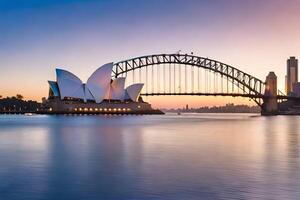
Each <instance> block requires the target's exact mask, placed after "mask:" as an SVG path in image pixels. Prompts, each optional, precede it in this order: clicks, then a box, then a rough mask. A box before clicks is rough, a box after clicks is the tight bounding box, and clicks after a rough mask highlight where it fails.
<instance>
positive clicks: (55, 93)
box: [48, 81, 59, 97]
mask: <svg viewBox="0 0 300 200" xmlns="http://www.w3.org/2000/svg"><path fill="white" fill-rule="evenodd" d="M48 83H49V86H50V89H51V91H52V93H53V96H55V97H59V89H58V85H57V83H56V82H55V81H48Z"/></svg>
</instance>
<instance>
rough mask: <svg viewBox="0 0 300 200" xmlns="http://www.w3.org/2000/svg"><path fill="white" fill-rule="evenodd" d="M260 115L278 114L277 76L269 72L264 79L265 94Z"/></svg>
mask: <svg viewBox="0 0 300 200" xmlns="http://www.w3.org/2000/svg"><path fill="white" fill-rule="evenodd" d="M261 114H262V115H276V114H278V101H277V76H276V74H275V73H274V72H269V74H268V76H267V77H266V86H265V94H264V98H263V105H262V109H261Z"/></svg>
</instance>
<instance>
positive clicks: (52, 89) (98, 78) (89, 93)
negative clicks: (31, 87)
mask: <svg viewBox="0 0 300 200" xmlns="http://www.w3.org/2000/svg"><path fill="white" fill-rule="evenodd" d="M112 67H113V63H107V64H105V65H103V66H101V67H99V68H98V69H97V70H96V71H95V72H94V73H93V74H92V75H91V76H90V77H89V78H88V80H87V82H86V83H83V82H82V81H81V80H80V78H78V77H77V76H76V75H74V74H73V73H71V72H69V71H66V70H63V69H56V81H48V83H49V97H48V99H45V100H44V101H43V112H47V113H55V114H60V113H61V114H67V113H93V114H98V113H99V114H101V113H103V114H107V113H108V114H113V113H115V114H135V113H136V114H162V113H161V112H160V111H159V110H154V109H152V107H151V105H150V104H149V103H147V102H144V101H143V99H142V98H141V97H140V93H141V90H142V88H143V85H144V84H142V83H137V84H133V85H130V86H128V87H127V88H125V78H124V77H121V78H115V79H111V72H112Z"/></svg>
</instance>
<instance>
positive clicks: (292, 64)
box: [285, 57, 298, 95]
mask: <svg viewBox="0 0 300 200" xmlns="http://www.w3.org/2000/svg"><path fill="white" fill-rule="evenodd" d="M297 82H298V59H296V58H295V57H290V58H289V59H288V60H287V75H286V86H285V88H286V94H287V95H289V94H290V93H291V92H293V85H294V84H295V83H297Z"/></svg>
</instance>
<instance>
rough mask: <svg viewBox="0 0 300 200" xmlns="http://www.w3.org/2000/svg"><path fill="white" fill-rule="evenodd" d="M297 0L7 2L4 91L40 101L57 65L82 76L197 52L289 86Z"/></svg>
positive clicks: (180, 101)
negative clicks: (114, 65) (131, 61)
mask: <svg viewBox="0 0 300 200" xmlns="http://www.w3.org/2000/svg"><path fill="white" fill-rule="evenodd" d="M299 9H300V1H297V0H290V1H287V0H201V1H200V0H148V1H146V0H0V29H1V30H0V95H2V96H12V95H15V94H16V93H21V94H22V95H23V96H25V98H26V99H34V100H39V101H40V99H41V98H42V97H44V96H47V95H48V84H47V80H51V79H55V71H54V69H55V68H56V67H62V68H65V69H67V70H70V71H72V72H74V73H75V74H77V75H78V76H79V77H80V78H81V79H82V80H86V79H87V78H88V76H89V75H90V74H91V73H92V72H93V71H94V70H95V69H96V68H97V67H99V66H101V65H102V64H104V63H107V62H117V61H121V60H125V59H128V58H132V57H136V56H142V55H148V54H155V53H175V52H177V51H178V50H182V52H183V53H189V52H191V51H192V52H194V54H195V55H198V56H202V57H208V58H212V59H215V60H219V61H222V62H224V63H227V64H229V65H232V66H235V67H237V68H239V69H241V70H242V71H245V72H248V73H249V74H252V75H254V76H256V77H258V78H260V79H262V80H265V76H266V75H267V74H268V72H269V71H275V73H276V74H277V76H278V81H279V89H281V90H282V91H284V76H285V73H286V59H287V58H288V57H289V56H296V57H298V58H299V57H300V12H299ZM147 100H148V101H150V103H152V104H154V105H155V106H157V107H175V106H180V107H182V106H184V105H185V104H190V105H191V106H204V105H213V104H217V105H221V104H225V103H228V102H240V103H247V102H249V101H248V100H247V99H245V100H241V99H238V100H236V99H233V98H222V97H216V98H212V97H209V98H208V97H181V98H177V97H176V98H172V101H171V103H170V98H168V99H167V98H162V97H155V98H147Z"/></svg>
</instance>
